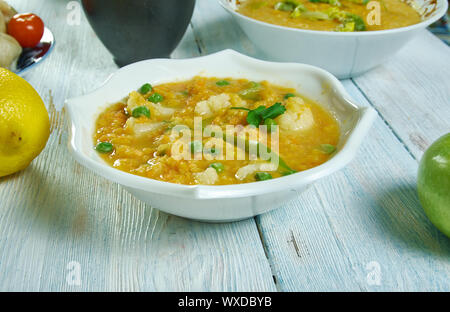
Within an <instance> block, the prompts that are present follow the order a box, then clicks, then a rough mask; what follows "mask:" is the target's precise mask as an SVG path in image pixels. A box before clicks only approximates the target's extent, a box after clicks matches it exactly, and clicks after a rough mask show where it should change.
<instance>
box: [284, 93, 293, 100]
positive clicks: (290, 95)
mask: <svg viewBox="0 0 450 312" xmlns="http://www.w3.org/2000/svg"><path fill="white" fill-rule="evenodd" d="M291 97H295V94H294V93H288V94H286V95H285V96H284V99H285V100H287V99H288V98H291Z"/></svg>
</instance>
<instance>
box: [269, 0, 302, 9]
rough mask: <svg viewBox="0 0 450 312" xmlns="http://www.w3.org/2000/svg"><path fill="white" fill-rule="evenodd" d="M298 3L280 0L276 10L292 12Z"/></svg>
mask: <svg viewBox="0 0 450 312" xmlns="http://www.w3.org/2000/svg"><path fill="white" fill-rule="evenodd" d="M297 5H298V2H297V1H280V2H277V3H276V4H275V7H274V8H275V10H278V11H286V12H292V11H294V9H295V7H296V6H297Z"/></svg>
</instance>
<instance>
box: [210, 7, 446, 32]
mask: <svg viewBox="0 0 450 312" xmlns="http://www.w3.org/2000/svg"><path fill="white" fill-rule="evenodd" d="M217 1H218V2H219V3H220V5H221V6H222V7H223V8H224V9H225V10H226V11H228V12H229V13H230V14H232V15H234V16H237V17H239V18H241V19H244V20H247V21H249V22H253V23H255V24H259V25H261V26H267V27H272V28H275V29H280V30H286V31H291V32H294V33H295V32H296V33H305V34H314V35H318V36H330V35H331V36H340V37H359V36H377V35H384V34H394V33H400V32H406V31H409V30H414V29H420V28H425V27H428V26H429V25H431V24H432V23H434V22H436V21H437V20H439V19H440V18H441V17H442V16H444V14H445V13H446V12H447V9H448V1H447V0H436V3H443V4H442V6H441V9H440V10H439V11H438V12H437V13H436V15H435V16H434V17H432V18H428V19H425V20H423V21H421V22H420V23H417V24H413V25H409V26H404V27H398V28H392V29H384V30H368V31H354V32H336V31H327V30H311V29H301V28H293V27H287V26H280V25H275V24H271V23H267V22H263V21H259V20H256V19H254V18H251V17H248V16H245V15H243V14H241V13H239V12H237V11H235V10H233V9H232V8H231V7H230V5H229V4H228V0H217Z"/></svg>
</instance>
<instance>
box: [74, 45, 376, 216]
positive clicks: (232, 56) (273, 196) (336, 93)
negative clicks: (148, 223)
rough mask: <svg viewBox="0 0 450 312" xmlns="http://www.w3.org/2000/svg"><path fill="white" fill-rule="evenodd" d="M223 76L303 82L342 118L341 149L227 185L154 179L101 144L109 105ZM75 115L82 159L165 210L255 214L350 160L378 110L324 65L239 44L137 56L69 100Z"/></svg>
mask: <svg viewBox="0 0 450 312" xmlns="http://www.w3.org/2000/svg"><path fill="white" fill-rule="evenodd" d="M196 75H202V76H215V77H235V78H247V79H250V80H257V81H260V80H267V81H269V82H272V83H276V84H281V85H287V86H290V87H293V88H296V89H297V90H298V92H300V93H301V94H304V95H305V96H307V97H309V98H311V99H313V100H315V101H317V102H318V103H320V104H321V105H323V106H324V107H325V108H326V109H328V110H330V111H331V112H332V113H333V114H334V116H335V117H336V118H337V119H338V121H339V123H340V126H341V130H342V137H341V139H340V143H339V145H338V152H337V153H336V154H335V156H334V157H333V158H332V159H330V160H329V161H327V162H326V163H324V164H322V165H321V166H318V167H315V168H313V169H310V170H306V171H303V172H299V173H296V174H293V175H290V176H286V177H282V178H278V179H273V180H269V181H264V182H255V183H248V184H240V185H225V186H205V185H197V186H188V185H180V184H173V183H168V182H162V181H157V180H152V179H148V178H144V177H140V176H136V175H132V174H129V173H126V172H123V171H119V170H117V169H114V168H112V167H110V166H109V165H108V164H106V163H105V162H104V161H103V160H102V159H101V158H100V157H99V156H98V155H97V152H96V151H94V148H93V146H94V144H95V143H94V140H93V134H94V125H95V120H96V118H97V116H98V114H99V113H100V112H101V111H102V109H103V108H105V106H107V105H108V104H110V103H114V102H117V101H119V100H121V99H122V98H124V97H125V96H126V95H127V94H128V93H129V92H130V91H131V90H135V89H136V87H138V86H140V85H142V84H144V83H145V82H150V83H152V84H153V85H157V84H160V83H165V82H173V81H179V80H186V79H190V78H192V77H193V76H196ZM66 109H67V112H68V113H69V116H70V119H71V122H72V124H71V136H70V141H69V149H70V150H71V151H72V153H73V156H74V157H75V159H76V160H77V161H78V162H79V163H80V164H82V165H84V166H85V167H87V168H89V169H91V170H92V171H94V172H96V173H97V174H99V175H101V176H103V177H105V178H107V179H109V180H111V181H114V182H117V183H119V184H120V185H122V186H123V187H125V188H126V189H127V190H128V191H129V192H130V193H131V194H133V195H134V196H136V197H137V198H139V199H140V200H142V201H144V202H146V203H148V204H149V205H151V206H152V207H155V208H158V209H160V210H162V211H165V212H168V213H171V214H174V215H178V216H182V217H186V218H191V219H197V220H203V221H215V222H219V221H233V220H240V219H245V218H249V217H252V216H255V215H258V214H261V213H264V212H267V211H269V210H271V209H274V208H276V207H279V206H281V205H282V204H283V203H284V202H285V201H287V200H290V199H292V198H294V197H296V196H298V193H299V192H300V191H302V190H304V189H306V188H307V187H308V186H310V185H311V184H312V183H314V182H315V181H317V180H318V179H320V178H322V177H325V176H327V175H330V174H332V173H333V172H335V171H337V170H339V169H341V168H342V167H344V166H345V165H346V164H347V163H348V162H349V161H350V160H351V159H352V158H353V157H354V156H355V154H356V151H357V149H358V147H359V145H360V144H361V142H362V140H363V138H364V137H365V135H366V133H367V132H368V130H369V128H370V127H371V125H372V122H373V120H374V118H375V116H376V112H375V111H374V110H373V109H372V108H370V107H360V106H358V105H357V104H355V103H354V102H353V101H352V100H351V98H350V97H349V95H348V94H347V92H346V91H345V89H344V87H343V86H342V84H341V83H340V82H339V81H338V80H337V79H336V78H335V77H333V76H332V75H331V74H329V73H327V72H325V71H324V70H322V69H319V68H316V67H313V66H310V65H303V64H286V63H272V62H265V61H260V60H256V59H253V58H250V57H248V56H244V55H242V54H239V53H237V52H235V51H232V50H225V51H222V52H219V53H216V54H213V55H209V56H204V57H199V58H194V59H186V60H170V59H154V60H148V61H142V62H138V63H135V64H131V65H129V66H126V67H124V68H121V69H120V70H119V71H118V72H117V73H115V74H114V75H112V76H111V77H110V78H109V79H108V80H107V81H106V83H105V84H104V85H103V86H102V87H101V88H100V89H98V90H96V91H94V92H92V93H90V94H88V95H85V96H81V97H77V98H73V99H69V100H67V101H66Z"/></svg>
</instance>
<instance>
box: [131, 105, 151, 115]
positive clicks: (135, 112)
mask: <svg viewBox="0 0 450 312" xmlns="http://www.w3.org/2000/svg"><path fill="white" fill-rule="evenodd" d="M131 116H133V117H134V118H139V117H141V116H145V117H147V118H150V110H149V109H148V108H147V107H146V106H139V107H136V108H135V109H133V111H132V112H131Z"/></svg>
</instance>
